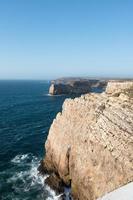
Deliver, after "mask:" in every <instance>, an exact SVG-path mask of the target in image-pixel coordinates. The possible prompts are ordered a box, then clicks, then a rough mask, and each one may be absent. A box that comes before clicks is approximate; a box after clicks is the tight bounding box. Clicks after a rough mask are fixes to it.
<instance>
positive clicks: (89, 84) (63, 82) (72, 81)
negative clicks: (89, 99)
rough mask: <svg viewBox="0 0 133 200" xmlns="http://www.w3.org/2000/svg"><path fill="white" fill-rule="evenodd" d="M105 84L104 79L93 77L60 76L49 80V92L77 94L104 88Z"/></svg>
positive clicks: (52, 93)
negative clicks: (60, 77)
mask: <svg viewBox="0 0 133 200" xmlns="http://www.w3.org/2000/svg"><path fill="white" fill-rule="evenodd" d="M106 85H107V81H105V80H94V79H80V78H64V79H63V78H62V79H57V80H54V81H52V82H51V86H50V88H49V94H51V95H61V94H69V95H72V94H74V95H79V94H86V93H88V92H91V90H92V89H93V88H94V89H97V90H98V91H100V89H101V90H104V89H105V87H106Z"/></svg>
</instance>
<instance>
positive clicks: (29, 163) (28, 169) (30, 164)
mask: <svg viewBox="0 0 133 200" xmlns="http://www.w3.org/2000/svg"><path fill="white" fill-rule="evenodd" d="M11 164H12V168H11V169H10V171H5V172H4V174H3V175H6V176H7V177H8V178H7V181H6V184H7V188H10V190H9V189H8V195H7V193H6V195H5V194H2V200H7V199H8V200H28V199H30V198H29V197H31V196H33V198H32V200H59V199H60V195H56V193H55V192H54V191H53V190H51V189H50V187H48V186H47V185H46V184H45V183H44V180H45V179H46V178H47V175H46V176H42V175H40V174H38V170H37V168H38V166H39V159H38V158H37V157H36V156H34V155H32V154H23V155H17V156H15V157H14V158H13V159H12V160H11ZM0 176H2V174H0Z"/></svg>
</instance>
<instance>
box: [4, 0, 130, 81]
mask: <svg viewBox="0 0 133 200" xmlns="http://www.w3.org/2000/svg"><path fill="white" fill-rule="evenodd" d="M61 76H115V77H133V0H0V79H49V78H56V77H61Z"/></svg>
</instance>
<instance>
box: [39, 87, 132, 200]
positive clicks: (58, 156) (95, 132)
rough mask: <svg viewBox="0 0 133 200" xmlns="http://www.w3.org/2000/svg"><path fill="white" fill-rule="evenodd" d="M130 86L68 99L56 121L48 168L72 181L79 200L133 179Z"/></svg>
mask: <svg viewBox="0 0 133 200" xmlns="http://www.w3.org/2000/svg"><path fill="white" fill-rule="evenodd" d="M109 87H111V85H109ZM107 88H108V87H107ZM127 89H128V88H126V92H125V93H124V92H123V91H122V93H120V94H119V95H112V93H111V92H108V89H107V91H106V92H105V93H102V94H86V95H83V96H82V97H80V98H75V99H73V100H72V99H66V100H65V102H64V104H63V110H62V113H59V114H58V115H57V117H56V119H55V120H54V121H53V124H52V126H51V128H50V131H49V135H48V138H47V141H46V145H45V147H46V156H45V158H44V160H43V162H42V167H44V169H47V171H49V172H50V173H51V174H52V173H55V174H58V177H60V179H61V180H62V182H63V184H66V185H70V184H71V188H72V195H73V198H74V199H75V200H96V199H97V198H99V197H101V196H103V195H104V194H106V193H108V192H110V191H112V190H114V189H116V188H118V187H120V186H122V185H124V184H126V183H128V182H131V181H133V98H132V95H130V96H129V95H128V94H127V91H128V90H127ZM110 91H111V88H110ZM112 91H114V89H112ZM113 93H114V92H113ZM123 95H124V96H123ZM53 180H54V181H53V182H55V179H53ZM50 181H51V180H50ZM51 182H52V181H51ZM58 186H59V185H58Z"/></svg>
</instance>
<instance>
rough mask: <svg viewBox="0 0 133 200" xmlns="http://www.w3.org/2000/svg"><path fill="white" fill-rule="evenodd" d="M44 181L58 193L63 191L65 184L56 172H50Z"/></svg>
mask: <svg viewBox="0 0 133 200" xmlns="http://www.w3.org/2000/svg"><path fill="white" fill-rule="evenodd" d="M45 183H46V184H47V185H49V186H50V188H51V189H53V190H54V191H56V192H57V193H59V194H60V193H63V192H64V187H65V185H64V183H63V181H62V180H61V178H60V177H59V176H58V174H55V173H52V174H51V175H50V176H49V177H47V178H46V180H45Z"/></svg>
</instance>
